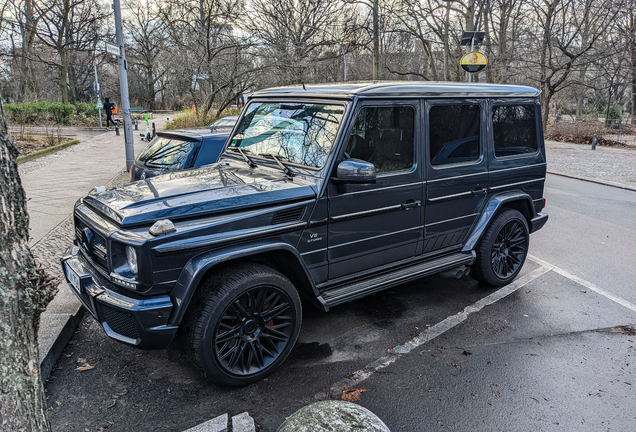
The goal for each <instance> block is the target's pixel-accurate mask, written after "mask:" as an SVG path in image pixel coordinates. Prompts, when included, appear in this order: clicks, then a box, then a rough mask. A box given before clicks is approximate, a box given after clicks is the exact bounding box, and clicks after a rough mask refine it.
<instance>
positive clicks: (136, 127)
mask: <svg viewBox="0 0 636 432" xmlns="http://www.w3.org/2000/svg"><path fill="white" fill-rule="evenodd" d="M135 130H139V126H137V117H135Z"/></svg>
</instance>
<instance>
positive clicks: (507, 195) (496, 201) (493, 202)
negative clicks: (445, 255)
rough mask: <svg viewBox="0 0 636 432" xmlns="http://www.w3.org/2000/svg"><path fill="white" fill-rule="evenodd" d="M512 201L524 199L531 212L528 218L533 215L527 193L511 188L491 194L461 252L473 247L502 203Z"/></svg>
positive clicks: (530, 199)
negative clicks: (511, 189) (510, 189)
mask: <svg viewBox="0 0 636 432" xmlns="http://www.w3.org/2000/svg"><path fill="white" fill-rule="evenodd" d="M512 201H526V202H527V203H528V207H529V209H530V212H531V214H530V219H532V218H533V217H534V216H535V211H534V206H533V205H532V197H530V195H528V194H527V193H525V192H522V191H520V190H513V191H507V192H502V193H498V194H496V195H493V196H492V197H490V199H489V200H488V202H487V203H486V205H485V206H484V209H483V210H482V212H481V216H479V219H478V220H477V223H476V224H475V225H474V228H473V230H472V232H471V233H470V235H469V236H468V240H466V243H465V244H464V247H463V248H462V252H469V251H471V250H474V249H475V247H476V246H477V243H479V240H480V239H481V236H482V235H483V234H484V232H485V231H486V228H488V225H489V224H490V221H491V220H492V218H493V217H494V216H495V215H496V214H497V212H498V211H499V209H500V208H501V207H503V205H504V204H506V203H509V202H512ZM528 223H530V222H528Z"/></svg>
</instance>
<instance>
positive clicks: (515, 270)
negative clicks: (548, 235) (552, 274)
mask: <svg viewBox="0 0 636 432" xmlns="http://www.w3.org/2000/svg"><path fill="white" fill-rule="evenodd" d="M529 240H530V234H529V231H528V221H527V220H526V218H525V216H524V215H523V214H521V213H520V212H519V211H517V210H513V209H505V210H503V211H502V212H501V213H500V214H498V215H497V216H496V217H495V218H494V219H493V221H492V222H491V223H490V225H489V226H488V228H487V229H486V231H485V232H484V234H483V236H482V238H481V240H480V241H479V244H478V246H477V248H476V252H477V259H476V260H475V262H474V263H473V265H472V267H471V272H470V276H471V277H472V278H473V279H475V280H477V281H479V282H480V283H482V284H484V285H488V286H493V287H498V286H503V285H507V284H509V283H510V282H512V280H513V279H514V278H515V277H517V275H518V274H519V272H520V271H521V268H522V267H523V264H524V262H525V260H526V256H527V255H528V246H529V244H530V242H529Z"/></svg>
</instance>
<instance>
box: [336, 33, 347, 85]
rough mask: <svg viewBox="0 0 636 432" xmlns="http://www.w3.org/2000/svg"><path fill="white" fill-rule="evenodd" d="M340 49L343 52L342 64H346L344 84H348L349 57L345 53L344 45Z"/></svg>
mask: <svg viewBox="0 0 636 432" xmlns="http://www.w3.org/2000/svg"><path fill="white" fill-rule="evenodd" d="M338 43H340V42H338ZM340 49H341V50H342V63H343V64H344V82H347V55H346V53H345V49H344V46H342V43H340Z"/></svg>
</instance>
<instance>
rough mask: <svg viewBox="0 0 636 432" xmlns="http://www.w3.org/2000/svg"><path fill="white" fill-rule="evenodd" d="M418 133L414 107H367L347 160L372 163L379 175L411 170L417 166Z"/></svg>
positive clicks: (359, 120) (361, 117)
mask: <svg viewBox="0 0 636 432" xmlns="http://www.w3.org/2000/svg"><path fill="white" fill-rule="evenodd" d="M414 130H415V110H414V109H413V107H410V106H395V107H365V108H363V109H362V110H360V113H359V114H358V117H357V118H356V123H355V126H354V129H353V131H352V132H351V136H350V137H349V142H348V143H347V148H346V150H345V158H347V159H349V158H354V159H361V160H363V161H367V162H371V163H372V164H373V165H375V169H376V172H378V173H387V172H392V171H403V170H408V169H410V168H411V167H412V166H413V153H414V152H413V136H414Z"/></svg>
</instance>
